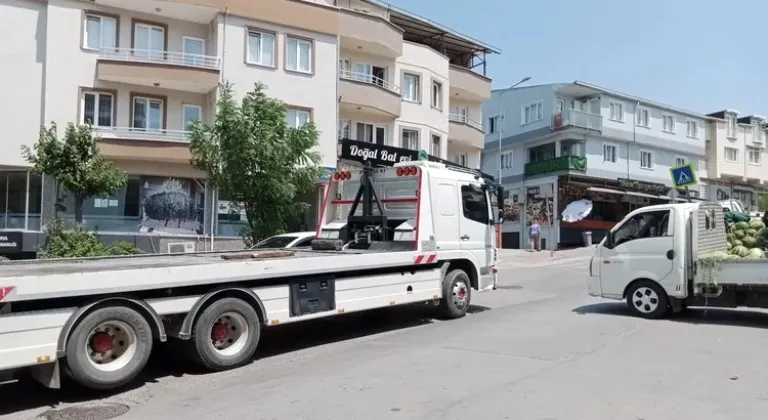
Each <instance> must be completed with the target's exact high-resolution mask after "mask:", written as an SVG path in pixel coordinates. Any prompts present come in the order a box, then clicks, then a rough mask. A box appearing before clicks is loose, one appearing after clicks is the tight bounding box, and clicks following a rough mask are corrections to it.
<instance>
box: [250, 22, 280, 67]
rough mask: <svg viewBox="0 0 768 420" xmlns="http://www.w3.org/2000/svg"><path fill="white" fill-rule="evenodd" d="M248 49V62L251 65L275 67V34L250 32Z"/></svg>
mask: <svg viewBox="0 0 768 420" xmlns="http://www.w3.org/2000/svg"><path fill="white" fill-rule="evenodd" d="M246 48H248V51H247V52H246V61H247V62H248V63H249V64H256V65H259V66H268V67H275V34H270V33H265V32H256V31H248V45H247V47H246Z"/></svg>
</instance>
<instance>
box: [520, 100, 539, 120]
mask: <svg viewBox="0 0 768 420" xmlns="http://www.w3.org/2000/svg"><path fill="white" fill-rule="evenodd" d="M543 119H544V104H543V103H542V102H536V103H534V104H529V105H525V106H524V107H523V115H522V124H528V123H532V122H536V121H541V120H543ZM522 124H521V125H522Z"/></svg>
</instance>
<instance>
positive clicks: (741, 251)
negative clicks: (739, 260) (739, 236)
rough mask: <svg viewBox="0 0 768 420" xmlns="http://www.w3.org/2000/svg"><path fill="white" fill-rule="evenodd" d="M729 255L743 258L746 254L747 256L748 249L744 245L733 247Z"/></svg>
mask: <svg viewBox="0 0 768 420" xmlns="http://www.w3.org/2000/svg"><path fill="white" fill-rule="evenodd" d="M731 254H734V255H738V256H740V257H744V256H746V255H747V254H749V248H747V247H745V246H744V245H739V246H735V247H733V249H732V250H731Z"/></svg>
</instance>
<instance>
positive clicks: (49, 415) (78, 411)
mask: <svg viewBox="0 0 768 420" xmlns="http://www.w3.org/2000/svg"><path fill="white" fill-rule="evenodd" d="M130 409H131V408H130V407H128V406H127V405H125V404H115V403H110V404H101V405H90V406H80V407H67V408H62V409H61V410H52V411H46V412H45V413H43V414H41V415H40V416H39V417H41V418H44V419H47V420H109V419H114V418H115V417H120V416H122V415H123V414H125V413H127V412H128V411H130Z"/></svg>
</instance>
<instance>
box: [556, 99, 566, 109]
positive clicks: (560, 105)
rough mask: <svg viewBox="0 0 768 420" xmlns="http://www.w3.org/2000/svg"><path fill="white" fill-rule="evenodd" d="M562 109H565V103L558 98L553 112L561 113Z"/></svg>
mask: <svg viewBox="0 0 768 420" xmlns="http://www.w3.org/2000/svg"><path fill="white" fill-rule="evenodd" d="M564 109H565V102H564V101H563V100H562V99H560V98H558V99H557V103H556V104H555V112H563V110H564Z"/></svg>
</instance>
